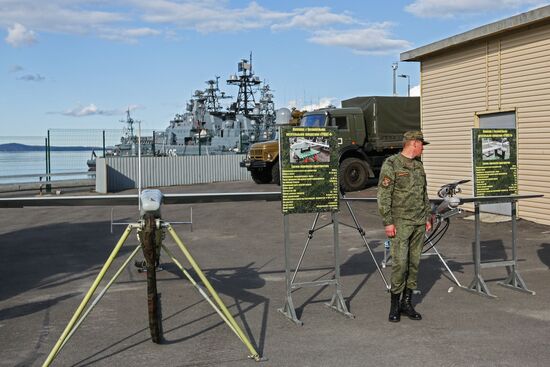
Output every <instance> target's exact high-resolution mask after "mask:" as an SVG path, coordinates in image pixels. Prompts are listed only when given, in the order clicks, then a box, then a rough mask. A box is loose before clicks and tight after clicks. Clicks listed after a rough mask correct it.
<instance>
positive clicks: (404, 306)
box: [401, 288, 422, 320]
mask: <svg viewBox="0 0 550 367" xmlns="http://www.w3.org/2000/svg"><path fill="white" fill-rule="evenodd" d="M411 298H412V289H409V288H405V290H404V291H403V298H402V299H401V313H402V314H403V315H406V316H408V317H409V319H411V320H422V315H420V314H419V313H418V312H416V311H415V309H414V307H413V305H412V304H411Z"/></svg>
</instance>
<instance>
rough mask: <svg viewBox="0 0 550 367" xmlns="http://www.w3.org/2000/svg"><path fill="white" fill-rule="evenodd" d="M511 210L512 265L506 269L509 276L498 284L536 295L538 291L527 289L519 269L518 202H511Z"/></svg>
mask: <svg viewBox="0 0 550 367" xmlns="http://www.w3.org/2000/svg"><path fill="white" fill-rule="evenodd" d="M510 206H511V209H512V210H511V211H512V261H513V265H512V266H507V267H506V269H507V270H508V277H507V278H506V279H505V280H503V281H502V282H498V283H497V284H499V285H501V286H503V287H507V288H511V289H514V290H517V291H520V292H525V293H529V294H532V295H535V294H536V293H535V292H534V291H532V290H529V289H527V286H526V285H525V282H524V281H523V278H522V277H521V275H519V273H518V271H517V263H518V256H517V251H516V246H517V220H516V209H517V206H516V202H515V201H512V202H510Z"/></svg>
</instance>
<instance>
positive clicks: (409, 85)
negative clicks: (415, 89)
mask: <svg viewBox="0 0 550 367" xmlns="http://www.w3.org/2000/svg"><path fill="white" fill-rule="evenodd" d="M398 77H400V78H407V97H410V96H411V76H410V75H406V74H399V75H398Z"/></svg>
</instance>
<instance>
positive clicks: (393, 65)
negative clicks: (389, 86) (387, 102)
mask: <svg viewBox="0 0 550 367" xmlns="http://www.w3.org/2000/svg"><path fill="white" fill-rule="evenodd" d="M398 67H399V64H398V63H396V62H394V63H393V64H391V68H392V70H393V95H394V96H396V95H397V89H396V87H395V72H396V71H397V68H398Z"/></svg>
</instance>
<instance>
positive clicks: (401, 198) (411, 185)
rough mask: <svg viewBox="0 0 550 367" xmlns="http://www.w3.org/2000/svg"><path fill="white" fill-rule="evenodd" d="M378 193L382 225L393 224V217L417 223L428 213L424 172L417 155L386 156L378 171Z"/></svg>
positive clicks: (429, 209)
mask: <svg viewBox="0 0 550 367" xmlns="http://www.w3.org/2000/svg"><path fill="white" fill-rule="evenodd" d="M377 196H378V210H379V211H380V215H381V216H382V220H383V222H384V226H387V225H390V224H395V221H396V220H398V221H403V222H405V223H408V224H418V225H420V224H424V223H426V221H428V220H429V218H430V216H431V205H430V200H429V198H428V193H427V191H426V173H425V172H424V166H423V165H422V162H421V161H420V160H418V159H409V158H407V157H405V156H404V155H402V154H401V153H398V154H395V155H392V156H391V157H388V158H387V159H386V160H385V161H384V164H383V165H382V170H381V171H380V180H379V181H378V195H377Z"/></svg>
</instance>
